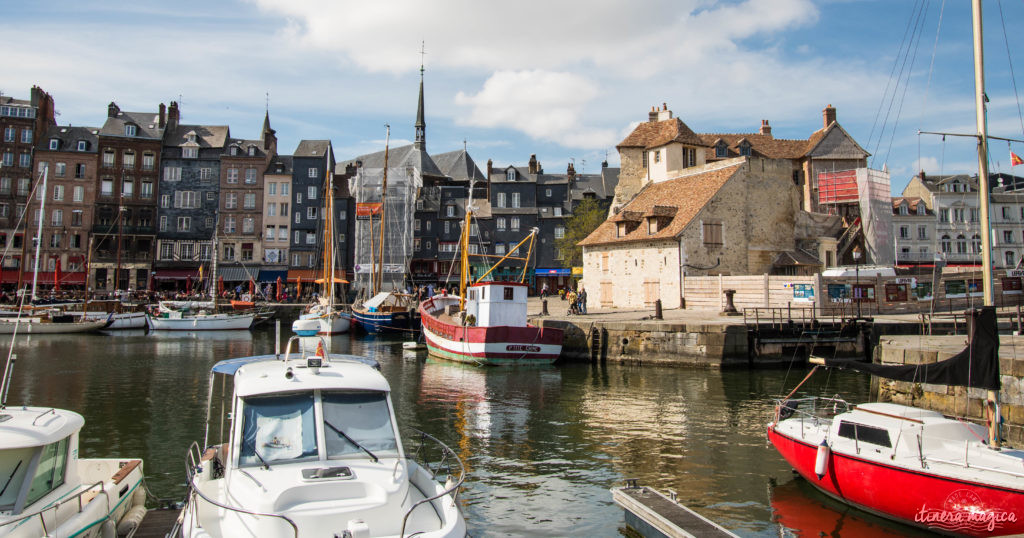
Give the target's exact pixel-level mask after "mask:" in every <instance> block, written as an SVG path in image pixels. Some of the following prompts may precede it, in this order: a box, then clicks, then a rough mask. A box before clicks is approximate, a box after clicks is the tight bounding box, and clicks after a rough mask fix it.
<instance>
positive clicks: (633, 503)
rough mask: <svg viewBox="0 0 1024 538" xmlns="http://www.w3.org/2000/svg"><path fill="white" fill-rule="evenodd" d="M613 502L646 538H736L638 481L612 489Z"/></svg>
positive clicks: (719, 526) (631, 481) (634, 528)
mask: <svg viewBox="0 0 1024 538" xmlns="http://www.w3.org/2000/svg"><path fill="white" fill-rule="evenodd" d="M611 492H612V500H614V501H615V504H618V505H619V506H621V507H622V509H623V510H625V511H626V524H627V525H629V526H630V527H631V528H632V529H633V530H635V531H636V532H638V533H639V534H640V535H641V536H643V537H644V538H696V537H699V538H717V537H723V538H724V537H733V538H735V537H736V535H735V534H733V533H731V532H729V531H728V530H726V529H725V528H723V527H722V526H721V525H719V524H717V523H715V522H713V521H711V520H709V519H707V518H706V517H704V516H702V515H700V514H698V513H697V512H694V511H693V510H690V509H689V508H687V507H685V506H683V505H682V504H680V503H679V502H678V501H677V500H676V499H675V494H672V496H671V497H669V496H666V495H664V494H663V493H661V492H659V491H657V490H655V489H653V488H649V487H647V486H639V485H637V481H636V479H635V478H634V479H630V480H627V481H626V485H625V486H624V487H618V488H612V490H611Z"/></svg>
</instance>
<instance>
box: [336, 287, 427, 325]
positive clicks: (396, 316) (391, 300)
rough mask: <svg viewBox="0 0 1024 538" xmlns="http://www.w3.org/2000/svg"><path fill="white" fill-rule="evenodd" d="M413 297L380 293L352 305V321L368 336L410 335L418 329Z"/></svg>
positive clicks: (393, 293)
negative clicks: (368, 334)
mask: <svg viewBox="0 0 1024 538" xmlns="http://www.w3.org/2000/svg"><path fill="white" fill-rule="evenodd" d="M419 318H420V317H419V313H418V312H417V310H416V304H415V300H414V299H413V297H412V296H411V295H409V294H407V293H399V292H394V291H383V292H380V293H378V294H376V295H374V296H373V297H371V298H370V299H368V300H366V301H364V302H362V303H359V304H355V305H352V319H353V320H354V321H355V322H356V323H357V324H358V325H359V328H361V329H362V330H364V331H366V332H367V333H370V334H387V333H392V334H410V333H413V332H416V331H418V330H419V328H420V319H419Z"/></svg>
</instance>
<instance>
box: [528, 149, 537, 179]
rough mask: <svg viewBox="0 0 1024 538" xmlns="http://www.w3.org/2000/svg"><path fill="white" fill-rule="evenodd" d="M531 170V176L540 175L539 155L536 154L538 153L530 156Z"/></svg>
mask: <svg viewBox="0 0 1024 538" xmlns="http://www.w3.org/2000/svg"><path fill="white" fill-rule="evenodd" d="M529 170H530V173H531V174H536V173H538V172H537V154H536V153H532V154H530V165H529Z"/></svg>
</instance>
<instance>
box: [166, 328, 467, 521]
mask: <svg viewBox="0 0 1024 538" xmlns="http://www.w3.org/2000/svg"><path fill="white" fill-rule="evenodd" d="M297 341H299V337H292V338H291V339H290V340H289V341H288V349H287V350H286V352H285V353H284V355H283V357H281V358H279V356H277V355H263V356H256V357H244V358H239V359H231V360H226V361H221V362H219V363H217V364H216V365H215V366H214V367H213V370H212V372H211V379H210V393H209V395H210V396H209V402H210V405H209V407H208V409H207V419H208V420H207V425H206V432H207V433H206V439H205V440H204V442H203V445H202V446H205V447H208V448H206V449H205V450H201V449H200V445H199V444H197V443H193V445H192V447H191V448H190V450H189V455H188V458H189V460H188V465H187V468H188V482H189V486H190V488H189V493H188V497H187V499H186V503H185V508H184V510H183V515H182V518H181V521H182V536H183V537H185V538H192V537H206V536H232V537H234V536H261V537H278V536H281V537H285V536H288V537H298V536H352V537H370V536H419V537H448V536H465V535H466V523H465V520H464V519H463V517H462V514H461V513H460V510H459V507H458V505H457V503H456V495H457V494H458V491H459V488H460V486H461V484H462V480H463V477H464V469H463V466H462V463H461V461H460V460H459V458H458V456H457V455H456V454H455V453H454V452H453V451H452V450H451V449H450V448H448V447H447V446H445V445H444V444H443V443H441V442H440V441H438V440H436V439H434V438H433V437H431V436H429V435H427V434H425V433H419V434H418V435H417V436H416V437H417V438H418V439H419V440H420V442H421V446H420V447H419V448H418V449H417V450H416V451H414V452H413V453H411V454H410V453H407V452H406V451H405V449H404V447H403V445H402V440H401V437H400V435H399V432H398V428H397V423H396V419H395V413H394V409H393V407H392V404H391V397H390V387H389V385H388V382H387V380H386V379H385V378H384V376H383V375H381V373H380V371H379V366H378V365H377V364H376V362H375V361H372V360H370V359H366V358H362V357H356V356H353V355H325V354H324V353H323V347H322V346H323V342H324V341H323V340H322V339H321V340H320V342H319V344H318V345H317V346H316V348H317V349H316V352H314V353H309V354H306V353H300V354H293V353H292V352H291V348H292V346H293V344H295V343H296V342H297ZM217 376H230V377H232V379H233V383H230V384H228V386H233V394H231V393H225V394H223V395H218V396H217V397H215V394H214V391H215V389H216V388H217V387H223V386H224V385H222V384H221V383H220V382H217V380H216V377H217ZM221 390H223V388H222V389H221ZM215 411H216V412H215ZM225 426H226V429H225ZM218 432H220V433H218ZM225 437H226V438H225ZM215 438H216V439H217V440H218V441H219V444H212V442H213V441H214V439H215ZM428 441H429V443H428ZM431 453H432V454H433V455H436V456H437V458H438V460H436V461H439V462H440V463H435V464H431V463H427V462H426V459H427V456H428V455H431ZM439 480H446V481H445V482H440V481H439Z"/></svg>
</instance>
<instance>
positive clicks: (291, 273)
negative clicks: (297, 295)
mask: <svg viewBox="0 0 1024 538" xmlns="http://www.w3.org/2000/svg"><path fill="white" fill-rule="evenodd" d="M322 276H323V272H321V271H317V270H316V269H289V270H288V282H296V281H297V280H298V279H299V278H301V279H302V281H303V282H312V281H313V280H315V279H317V278H320V277H322Z"/></svg>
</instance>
